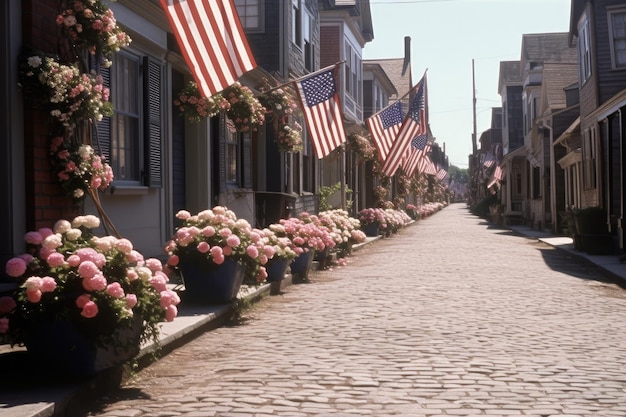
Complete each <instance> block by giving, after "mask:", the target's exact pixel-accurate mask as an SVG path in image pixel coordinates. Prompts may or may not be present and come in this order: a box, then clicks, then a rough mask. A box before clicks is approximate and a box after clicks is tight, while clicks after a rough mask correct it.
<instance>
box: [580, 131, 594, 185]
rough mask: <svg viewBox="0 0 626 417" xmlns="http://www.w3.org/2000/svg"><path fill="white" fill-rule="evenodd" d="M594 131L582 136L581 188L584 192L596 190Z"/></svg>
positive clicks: (586, 132)
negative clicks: (582, 187)
mask: <svg viewBox="0 0 626 417" xmlns="http://www.w3.org/2000/svg"><path fill="white" fill-rule="evenodd" d="M595 136H596V135H595V130H593V129H589V130H586V131H585V133H584V134H583V186H584V188H585V189H586V190H589V189H593V188H596V137H595Z"/></svg>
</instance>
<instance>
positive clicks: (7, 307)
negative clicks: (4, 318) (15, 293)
mask: <svg viewBox="0 0 626 417" xmlns="http://www.w3.org/2000/svg"><path fill="white" fill-rule="evenodd" d="M16 307H17V303H16V302H15V300H14V299H13V297H9V296H8V295H5V296H4V297H0V314H7V313H10V312H11V311H13V310H15V308H16Z"/></svg>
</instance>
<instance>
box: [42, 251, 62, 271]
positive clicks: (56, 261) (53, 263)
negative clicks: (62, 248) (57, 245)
mask: <svg viewBox="0 0 626 417" xmlns="http://www.w3.org/2000/svg"><path fill="white" fill-rule="evenodd" d="M46 262H48V265H49V266H50V267H51V268H55V267H57V266H61V265H63V262H65V257H64V256H63V254H62V253H59V252H52V253H51V254H50V255H48V258H46Z"/></svg>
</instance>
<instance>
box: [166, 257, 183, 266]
mask: <svg viewBox="0 0 626 417" xmlns="http://www.w3.org/2000/svg"><path fill="white" fill-rule="evenodd" d="M179 262H180V258H179V257H178V255H172V256H170V257H169V259H168V260H167V264H168V265H171V266H176V265H178V263H179Z"/></svg>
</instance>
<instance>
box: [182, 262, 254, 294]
mask: <svg viewBox="0 0 626 417" xmlns="http://www.w3.org/2000/svg"><path fill="white" fill-rule="evenodd" d="M179 266H180V269H181V272H182V274H183V283H184V284H185V295H184V297H185V299H186V300H188V301H192V302H199V303H206V304H226V303H230V302H231V301H232V300H233V299H235V298H236V297H237V294H238V293H239V288H240V287H241V284H242V283H243V279H244V276H245V267H244V266H243V265H241V264H240V263H238V262H237V261H235V260H233V259H231V258H226V260H225V261H224V263H222V264H221V265H216V264H214V263H212V262H210V261H208V260H207V259H206V258H204V257H195V258H184V259H181V261H180V264H179Z"/></svg>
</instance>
